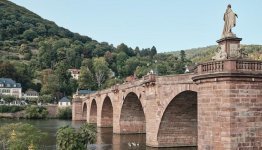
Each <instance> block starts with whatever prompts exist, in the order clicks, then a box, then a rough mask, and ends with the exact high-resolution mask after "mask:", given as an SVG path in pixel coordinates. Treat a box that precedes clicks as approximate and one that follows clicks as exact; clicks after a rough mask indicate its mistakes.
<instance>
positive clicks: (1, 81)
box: [0, 78, 22, 98]
mask: <svg viewBox="0 0 262 150" xmlns="http://www.w3.org/2000/svg"><path fill="white" fill-rule="evenodd" d="M0 95H11V96H14V97H16V98H21V97H22V87H21V84H20V83H16V82H15V81H14V80H12V79H10V78H0Z"/></svg>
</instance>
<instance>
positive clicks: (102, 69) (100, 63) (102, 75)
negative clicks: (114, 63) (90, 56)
mask: <svg viewBox="0 0 262 150" xmlns="http://www.w3.org/2000/svg"><path fill="white" fill-rule="evenodd" d="M93 64H94V71H95V78H96V83H97V86H98V88H101V86H102V84H103V83H104V82H105V81H106V79H107V78H108V75H109V68H108V63H107V62H106V61H105V58H104V57H99V58H95V59H94V62H93Z"/></svg>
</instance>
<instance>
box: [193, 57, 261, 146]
mask: <svg viewBox="0 0 262 150" xmlns="http://www.w3.org/2000/svg"><path fill="white" fill-rule="evenodd" d="M261 71H262V62H256V61H247V60H223V61H213V62H208V63H204V64H200V65H199V66H198V75H197V76H195V77H194V78H193V80H194V81H195V82H196V83H197V86H198V149H203V150H209V149H215V150H232V149H260V148H261V147H262V115H261V114H262V101H261V100H262V74H261V73H262V72H261Z"/></svg>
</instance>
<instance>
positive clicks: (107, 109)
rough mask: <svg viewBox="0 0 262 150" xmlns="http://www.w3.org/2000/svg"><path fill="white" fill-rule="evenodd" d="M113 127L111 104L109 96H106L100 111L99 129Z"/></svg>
mask: <svg viewBox="0 0 262 150" xmlns="http://www.w3.org/2000/svg"><path fill="white" fill-rule="evenodd" d="M112 126H113V104H112V100H111V99H110V97H109V96H106V97H105V99H104V101H103V104H102V111H101V127H112Z"/></svg>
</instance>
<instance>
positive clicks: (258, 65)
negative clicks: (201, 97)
mask: <svg viewBox="0 0 262 150" xmlns="http://www.w3.org/2000/svg"><path fill="white" fill-rule="evenodd" d="M243 71H245V72H253V73H256V72H258V73H261V72H262V61H254V60H237V59H227V60H219V61H211V62H206V63H202V64H199V65H198V67H197V71H196V72H197V74H206V73H216V72H243Z"/></svg>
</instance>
